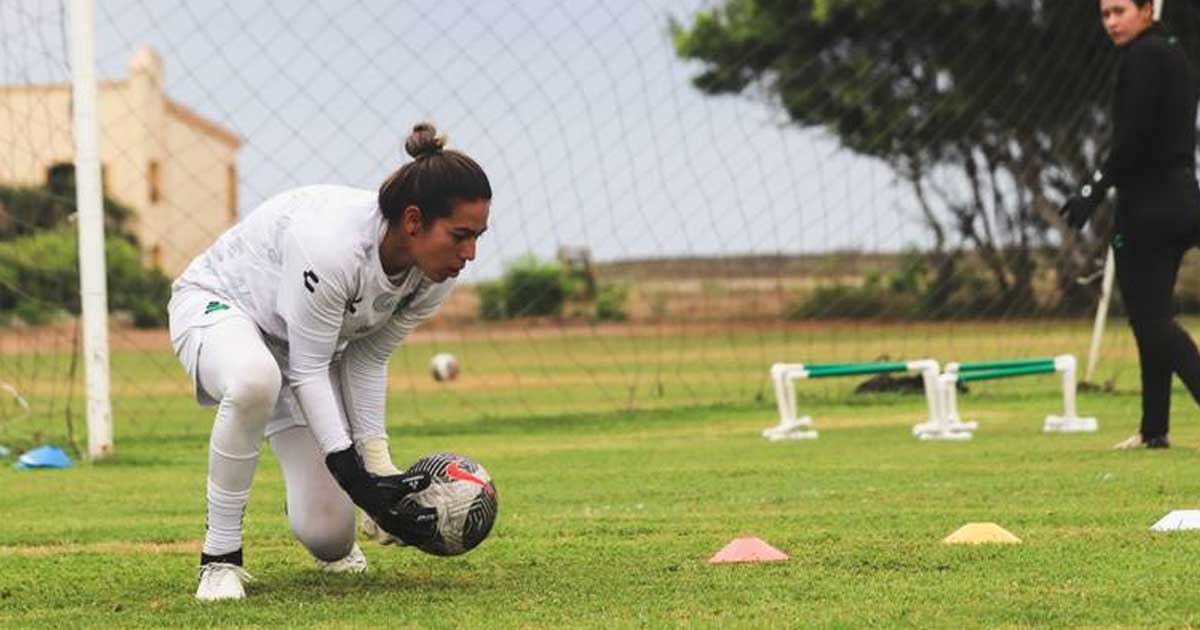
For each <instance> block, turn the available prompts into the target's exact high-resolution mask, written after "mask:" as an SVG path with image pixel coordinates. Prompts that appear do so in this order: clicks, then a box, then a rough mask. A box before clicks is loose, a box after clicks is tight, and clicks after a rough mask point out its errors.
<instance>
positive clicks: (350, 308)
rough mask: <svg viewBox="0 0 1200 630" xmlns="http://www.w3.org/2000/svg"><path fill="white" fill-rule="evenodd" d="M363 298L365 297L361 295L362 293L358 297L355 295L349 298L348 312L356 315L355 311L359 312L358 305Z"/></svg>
mask: <svg viewBox="0 0 1200 630" xmlns="http://www.w3.org/2000/svg"><path fill="white" fill-rule="evenodd" d="M362 300H363V299H362V296H361V295H360V296H357V297H353V298H351V299H349V300H346V312H347V313H350V314H351V315H354V314H355V313H357V312H358V306H357V305H358V304H359V303H360V302H362Z"/></svg>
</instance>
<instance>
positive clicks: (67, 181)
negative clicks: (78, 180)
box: [46, 162, 75, 195]
mask: <svg viewBox="0 0 1200 630" xmlns="http://www.w3.org/2000/svg"><path fill="white" fill-rule="evenodd" d="M46 188H47V189H49V190H50V192H52V193H54V194H57V195H65V194H67V193H69V192H71V191H74V190H75V165H74V164H71V163H70V162H63V163H59V164H55V165H54V166H51V167H50V168H48V169H46Z"/></svg>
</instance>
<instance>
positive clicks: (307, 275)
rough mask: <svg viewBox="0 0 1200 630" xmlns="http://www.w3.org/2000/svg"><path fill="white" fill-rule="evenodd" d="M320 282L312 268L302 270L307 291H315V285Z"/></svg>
mask: <svg viewBox="0 0 1200 630" xmlns="http://www.w3.org/2000/svg"><path fill="white" fill-rule="evenodd" d="M320 283H321V279H320V278H318V277H317V274H316V273H314V272H313V270H312V269H308V270H306V271H305V272H304V288H305V289H308V292H309V293H316V292H317V285H318V284H320Z"/></svg>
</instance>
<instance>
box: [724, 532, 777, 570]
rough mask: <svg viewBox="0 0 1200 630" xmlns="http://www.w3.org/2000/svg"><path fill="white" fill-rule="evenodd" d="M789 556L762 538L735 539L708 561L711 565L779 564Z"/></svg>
mask: <svg viewBox="0 0 1200 630" xmlns="http://www.w3.org/2000/svg"><path fill="white" fill-rule="evenodd" d="M787 559H788V555H787V554H786V553H783V552H782V551H780V550H778V549H776V548H774V547H772V546H771V545H768V544H767V543H766V542H764V541H763V540H762V539H761V538H753V537H750V538H734V539H733V540H732V541H730V543H729V544H728V545H725V548H724V549H721V550H720V551H718V552H717V553H716V555H714V556H713V557H711V558H709V559H708V563H709V564H721V563H723V562H778V561H780V560H787Z"/></svg>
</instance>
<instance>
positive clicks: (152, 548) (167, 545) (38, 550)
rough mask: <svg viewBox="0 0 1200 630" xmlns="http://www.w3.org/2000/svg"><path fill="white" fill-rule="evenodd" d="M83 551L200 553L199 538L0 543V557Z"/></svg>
mask: <svg viewBox="0 0 1200 630" xmlns="http://www.w3.org/2000/svg"><path fill="white" fill-rule="evenodd" d="M81 553H93V554H105V555H118V556H128V555H134V554H137V555H141V554H147V553H150V554H197V553H200V541H199V540H187V541H176V542H164V543H158V542H130V541H125V540H106V541H103V542H95V543H67V544H63V545H0V558H4V557H7V556H19V557H22V558H41V557H46V556H64V555H72V554H81Z"/></svg>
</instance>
